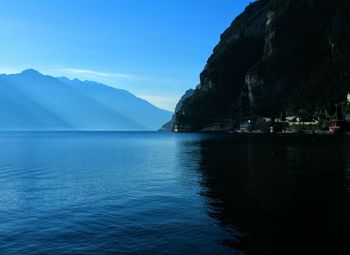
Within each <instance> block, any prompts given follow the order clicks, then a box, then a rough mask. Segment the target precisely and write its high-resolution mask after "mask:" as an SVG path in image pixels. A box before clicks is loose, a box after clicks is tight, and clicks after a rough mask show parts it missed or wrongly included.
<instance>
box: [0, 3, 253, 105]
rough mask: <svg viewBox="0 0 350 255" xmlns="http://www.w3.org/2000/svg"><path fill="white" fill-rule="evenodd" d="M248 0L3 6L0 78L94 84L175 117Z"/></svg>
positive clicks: (0, 21) (1, 10)
mask: <svg viewBox="0 0 350 255" xmlns="http://www.w3.org/2000/svg"><path fill="white" fill-rule="evenodd" d="M251 1H252V0H250V1H246V0H202V1H200V0H175V1H174V0H173V1H168V0H147V1H146V0H0V6H1V9H0V55H1V60H2V61H1V63H0V72H1V73H16V72H20V71H21V70H23V69H28V68H35V69H37V70H39V71H40V72H42V73H44V74H50V75H54V76H67V77H69V78H80V79H83V80H86V79H88V80H95V81H99V82H103V83H106V84H108V85H111V86H114V87H118V88H123V89H127V90H129V91H130V92H132V93H134V94H135V95H137V96H140V97H142V98H145V99H147V100H148V101H150V102H151V103H154V104H155V105H157V106H159V107H161V108H164V109H168V110H173V108H174V106H175V104H176V102H177V100H178V99H179V97H181V95H182V94H183V93H184V91H186V90H187V89H189V88H193V87H195V86H196V85H197V84H198V83H199V73H200V72H201V70H202V69H203V67H204V65H205V63H206V60H207V59H208V57H209V56H210V54H211V52H212V49H213V48H214V46H215V45H216V44H217V43H218V41H219V37H220V34H221V33H222V32H223V31H224V30H225V29H226V28H227V27H228V26H229V25H230V23H231V22H232V20H233V19H234V17H236V16H237V15H238V14H239V13H240V12H242V11H243V9H244V7H245V6H246V5H248V3H249V2H251Z"/></svg>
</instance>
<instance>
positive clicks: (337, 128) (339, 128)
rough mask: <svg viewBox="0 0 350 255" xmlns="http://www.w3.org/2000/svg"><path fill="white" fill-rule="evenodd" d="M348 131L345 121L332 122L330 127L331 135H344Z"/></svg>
mask: <svg viewBox="0 0 350 255" xmlns="http://www.w3.org/2000/svg"><path fill="white" fill-rule="evenodd" d="M346 131H347V122H346V121H345V120H332V121H331V125H330V127H329V132H330V133H331V134H342V133H344V132H346Z"/></svg>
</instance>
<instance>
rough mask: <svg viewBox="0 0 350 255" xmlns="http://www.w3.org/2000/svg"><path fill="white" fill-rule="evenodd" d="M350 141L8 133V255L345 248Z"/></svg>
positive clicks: (1, 161)
mask: <svg viewBox="0 0 350 255" xmlns="http://www.w3.org/2000/svg"><path fill="white" fill-rule="evenodd" d="M349 187H350V139H348V138H340V137H264V136H228V135H218V134H216V135H215V134H211V135H205V134H172V133H156V132H155V133H152V132H144V133H142V132H140V133H139V132H130V133H128V132H120V133H118V132H115V133H113V132H110V133H108V132H105V133H104V132H96V133H92V132H75V133H74V132H72V133H68V132H62V133H57V132H56V133H55V132H46V133H45V132H41V133H40V132H37V133H30V132H27V133H0V219H1V221H0V254H9V255H12V254H218V255H221V254H223V255H224V254H256V255H259V254H266V255H272V254H280V255H283V254H323V253H324V254H349V253H348V252H346V253H343V251H344V249H348V246H347V241H348V240H349V239H348V237H349V234H348V232H349V191H350V188H349Z"/></svg>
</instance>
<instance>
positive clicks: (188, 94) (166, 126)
mask: <svg viewBox="0 0 350 255" xmlns="http://www.w3.org/2000/svg"><path fill="white" fill-rule="evenodd" d="M192 95H193V89H189V90H187V91H186V92H185V94H184V95H183V96H182V97H181V98H180V100H179V102H178V103H177V104H176V107H175V112H174V115H173V116H172V118H171V120H170V121H169V122H167V123H165V124H164V125H163V126H162V127H161V128H160V129H159V130H160V131H171V130H173V129H174V127H175V120H176V114H177V113H178V112H179V111H180V110H181V108H182V106H183V104H184V102H185V101H186V100H187V98H189V97H191V96H192Z"/></svg>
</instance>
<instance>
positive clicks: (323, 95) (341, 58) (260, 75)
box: [175, 0, 350, 131]
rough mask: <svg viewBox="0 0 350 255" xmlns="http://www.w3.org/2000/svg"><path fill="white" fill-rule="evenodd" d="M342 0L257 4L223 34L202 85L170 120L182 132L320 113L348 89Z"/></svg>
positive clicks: (349, 53) (349, 56) (346, 10)
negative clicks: (256, 118)
mask: <svg viewBox="0 0 350 255" xmlns="http://www.w3.org/2000/svg"><path fill="white" fill-rule="evenodd" d="M349 14H350V3H349V1H347V0H258V1H256V2H254V3H252V4H250V5H249V6H248V7H247V8H246V9H245V11H244V12H243V13H242V14H241V15H240V16H238V17H237V18H236V19H235V20H234V21H233V23H232V25H231V26H230V27H229V28H228V29H227V30H226V31H225V32H224V33H223V34H222V35H221V40H220V42H219V44H218V45H217V46H216V47H215V49H214V51H213V54H212V56H211V57H210V58H209V59H208V62H207V64H206V66H205V68H204V70H203V72H202V73H201V74H200V80H201V84H200V85H199V86H198V87H197V88H196V89H195V91H194V92H193V95H192V96H191V97H189V98H187V99H186V100H185V101H184V103H183V105H182V107H181V109H180V110H179V111H178V112H177V114H176V120H175V125H176V127H177V128H178V129H179V130H182V131H198V130H203V129H210V127H215V128H216V129H231V128H234V127H235V126H237V125H238V124H239V122H240V121H242V120H244V119H247V118H254V117H259V116H260V117H278V116H280V115H281V114H282V113H283V114H287V115H298V114H299V113H300V112H307V113H308V114H309V115H312V116H317V115H320V114H326V113H327V110H328V109H329V108H330V105H331V104H332V103H333V102H337V101H341V100H342V99H343V98H344V97H345V96H346V93H347V92H348V91H349V90H350V46H349V45H350V15H349Z"/></svg>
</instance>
